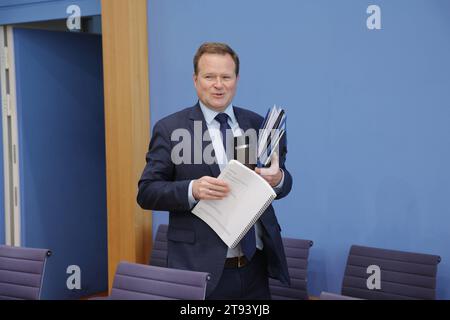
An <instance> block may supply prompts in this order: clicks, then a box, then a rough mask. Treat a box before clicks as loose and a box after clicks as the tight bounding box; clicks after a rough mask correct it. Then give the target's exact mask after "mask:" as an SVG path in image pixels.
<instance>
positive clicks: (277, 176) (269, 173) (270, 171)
mask: <svg viewBox="0 0 450 320" xmlns="http://www.w3.org/2000/svg"><path fill="white" fill-rule="evenodd" d="M255 171H256V173H257V174H259V175H260V176H261V177H263V178H264V180H266V181H267V182H268V183H269V184H270V185H271V186H272V187H276V186H277V185H278V184H279V183H280V182H281V179H282V178H283V173H282V171H281V170H280V165H279V161H278V154H276V153H274V154H273V155H272V159H271V165H270V167H269V168H256V169H255Z"/></svg>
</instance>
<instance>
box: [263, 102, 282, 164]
mask: <svg viewBox="0 0 450 320" xmlns="http://www.w3.org/2000/svg"><path fill="white" fill-rule="evenodd" d="M285 132H286V114H285V112H284V110H283V109H282V108H279V107H277V106H275V105H274V106H273V107H272V108H271V109H269V110H268V111H267V115H266V118H265V119H264V122H263V124H262V126H261V128H260V131H259V139H258V155H257V161H258V162H257V165H258V167H259V168H260V167H265V166H267V165H268V164H269V162H270V159H271V158H272V155H273V153H274V152H275V151H276V150H277V147H278V144H279V143H280V140H281V138H282V137H283V135H284V134H285Z"/></svg>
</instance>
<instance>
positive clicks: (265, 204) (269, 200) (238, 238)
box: [231, 195, 276, 248]
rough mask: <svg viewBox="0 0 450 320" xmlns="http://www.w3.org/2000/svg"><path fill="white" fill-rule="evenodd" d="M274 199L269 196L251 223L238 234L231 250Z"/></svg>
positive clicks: (272, 196)
mask: <svg viewBox="0 0 450 320" xmlns="http://www.w3.org/2000/svg"><path fill="white" fill-rule="evenodd" d="M275 198H276V196H274V195H271V196H270V198H269V199H268V200H267V201H266V203H264V205H263V206H262V207H261V209H260V210H259V211H258V213H257V214H256V215H255V216H254V217H253V219H252V221H250V223H249V224H248V225H247V226H246V227H245V229H244V230H243V231H242V232H241V233H240V234H239V236H238V237H237V239H236V240H235V241H234V242H233V243H232V245H231V248H234V247H236V246H237V245H238V243H239V242H241V240H242V238H243V237H244V236H245V235H246V234H247V232H248V230H250V228H251V227H252V226H253V225H254V224H255V223H256V221H257V220H258V219H259V217H261V215H262V214H263V213H264V211H266V209H267V207H269V206H270V204H271V203H272V201H273V200H274V199H275Z"/></svg>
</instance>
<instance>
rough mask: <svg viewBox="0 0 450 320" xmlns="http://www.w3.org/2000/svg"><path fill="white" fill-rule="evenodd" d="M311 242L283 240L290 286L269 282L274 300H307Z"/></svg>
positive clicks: (273, 281) (275, 281)
mask: <svg viewBox="0 0 450 320" xmlns="http://www.w3.org/2000/svg"><path fill="white" fill-rule="evenodd" d="M312 245H313V242H312V241H311V240H302V239H294V238H283V246H284V251H285V252H286V259H287V264H288V268H289V275H290V276H291V285H290V286H287V285H284V284H282V283H281V282H280V281H278V280H275V279H270V280H269V287H270V292H271V295H272V299H274V300H304V299H308V298H309V296H308V281H307V279H308V277H307V276H308V274H307V273H308V257H309V249H310V248H311V246H312Z"/></svg>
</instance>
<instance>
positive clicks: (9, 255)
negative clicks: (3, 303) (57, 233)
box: [0, 245, 51, 300]
mask: <svg viewBox="0 0 450 320" xmlns="http://www.w3.org/2000/svg"><path fill="white" fill-rule="evenodd" d="M50 255H51V252H50V250H47V249H35V248H24V247H11V246H5V245H0V300H39V299H40V296H41V291H42V283H43V278H44V271H45V263H46V261H47V257H49V256H50Z"/></svg>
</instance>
